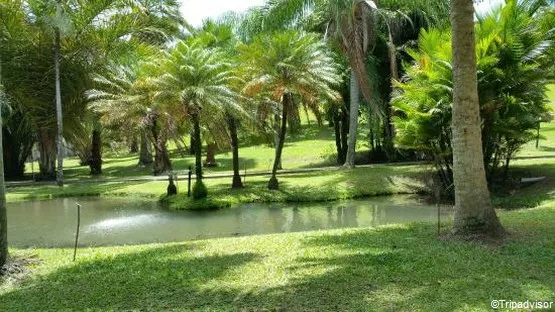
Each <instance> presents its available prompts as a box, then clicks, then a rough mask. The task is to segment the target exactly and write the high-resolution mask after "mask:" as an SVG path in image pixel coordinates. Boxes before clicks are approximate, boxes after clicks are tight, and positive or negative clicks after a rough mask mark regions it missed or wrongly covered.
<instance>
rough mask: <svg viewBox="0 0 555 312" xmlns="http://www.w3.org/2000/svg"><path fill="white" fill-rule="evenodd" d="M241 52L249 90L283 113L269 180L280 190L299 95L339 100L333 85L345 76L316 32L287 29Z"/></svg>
mask: <svg viewBox="0 0 555 312" xmlns="http://www.w3.org/2000/svg"><path fill="white" fill-rule="evenodd" d="M240 52H241V56H240V59H241V61H242V64H243V66H244V69H243V70H244V71H245V77H249V78H248V79H247V80H248V82H247V85H246V87H245V90H246V93H247V94H249V95H251V96H253V97H261V98H264V99H267V100H268V101H270V102H273V103H275V104H276V110H277V111H278V112H280V113H281V126H280V128H279V140H278V146H277V148H276V156H275V158H274V165H273V167H272V177H271V178H270V181H269V182H268V188H269V189H271V190H276V189H278V188H279V183H278V180H277V176H276V174H277V170H278V168H279V164H280V162H281V155H282V151H283V146H284V143H285V136H286V132H287V119H288V118H289V117H290V116H291V115H292V114H294V113H295V112H294V110H296V109H298V108H297V106H296V105H295V98H296V96H299V97H301V98H304V99H311V100H313V99H315V98H318V97H326V98H328V99H332V100H334V101H337V100H338V99H339V98H340V96H339V95H338V94H337V92H335V91H334V90H332V88H331V87H330V86H331V85H336V84H338V83H339V82H340V81H341V78H340V76H339V75H338V72H337V67H336V66H335V63H334V61H333V58H332V57H331V56H330V53H329V52H328V50H327V49H326V46H325V44H324V43H323V42H322V41H321V40H319V38H318V37H317V36H316V35H314V34H305V33H298V32H295V31H287V32H283V33H277V34H275V35H271V36H270V35H260V36H258V37H256V38H255V39H254V42H253V43H252V44H249V45H243V46H241V47H240Z"/></svg>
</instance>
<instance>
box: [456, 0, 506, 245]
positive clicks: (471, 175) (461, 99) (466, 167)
mask: <svg viewBox="0 0 555 312" xmlns="http://www.w3.org/2000/svg"><path fill="white" fill-rule="evenodd" d="M451 24H452V28H453V37H452V42H453V119H452V129H453V180H454V185H455V225H454V232H455V233H456V234H460V235H469V234H470V235H472V234H485V235H492V236H494V235H501V234H503V232H504V230H503V227H502V226H501V223H500V222H499V219H498V218H497V216H496V214H495V210H494V209H493V206H492V203H491V199H490V194H489V190H488V185H487V181H486V173H485V168H484V161H483V159H484V158H483V151H482V137H481V127H480V107H479V102H478V82H477V72H476V52H475V39H474V6H473V3H472V0H451Z"/></svg>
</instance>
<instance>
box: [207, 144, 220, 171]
mask: <svg viewBox="0 0 555 312" xmlns="http://www.w3.org/2000/svg"><path fill="white" fill-rule="evenodd" d="M216 148H217V145H216V143H208V144H206V162H205V164H204V166H205V167H207V168H210V167H216V166H218V164H217V163H216Z"/></svg>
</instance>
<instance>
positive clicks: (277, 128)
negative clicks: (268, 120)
mask: <svg viewBox="0 0 555 312" xmlns="http://www.w3.org/2000/svg"><path fill="white" fill-rule="evenodd" d="M274 121H275V123H274V126H275V131H274V147H275V149H276V153H277V148H278V145H279V134H280V132H281V127H280V126H279V124H280V122H281V118H280V116H279V110H277V111H276V113H275V114H274ZM282 168H283V167H282V166H281V159H280V160H279V163H278V170H281V169H282Z"/></svg>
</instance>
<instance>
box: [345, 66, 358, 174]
mask: <svg viewBox="0 0 555 312" xmlns="http://www.w3.org/2000/svg"><path fill="white" fill-rule="evenodd" d="M359 96H360V90H359V86H358V82H357V78H356V73H355V71H354V70H353V69H351V97H350V100H351V104H350V112H349V141H348V144H347V145H348V147H347V157H346V159H345V165H344V166H345V167H348V168H354V167H355V157H356V144H357V130H358V107H359Z"/></svg>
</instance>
